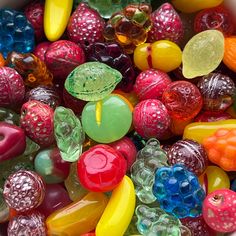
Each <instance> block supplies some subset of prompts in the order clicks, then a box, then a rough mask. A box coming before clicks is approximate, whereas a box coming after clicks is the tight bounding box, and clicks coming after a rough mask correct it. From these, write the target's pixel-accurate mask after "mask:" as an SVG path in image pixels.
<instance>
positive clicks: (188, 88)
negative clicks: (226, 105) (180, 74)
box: [162, 80, 202, 120]
mask: <svg viewBox="0 0 236 236" xmlns="http://www.w3.org/2000/svg"><path fill="white" fill-rule="evenodd" d="M162 102H163V104H164V105H165V107H166V109H167V110H168V113H169V114H170V116H171V117H172V118H175V119H178V120H190V119H192V118H194V117H195V116H196V115H197V114H198V112H199V111H200V110H201V108H202V97H201V93H200V92H199V90H198V88H197V87H196V86H195V85H194V84H192V83H190V82H188V81H182V80H181V81H175V82H172V83H171V84H170V85H169V86H168V87H167V89H166V90H165V91H164V93H163V96H162Z"/></svg>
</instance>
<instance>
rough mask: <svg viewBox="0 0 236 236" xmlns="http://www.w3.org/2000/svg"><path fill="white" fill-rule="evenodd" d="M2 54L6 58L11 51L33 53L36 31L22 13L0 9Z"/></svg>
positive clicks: (0, 46) (0, 45) (0, 48)
mask: <svg viewBox="0 0 236 236" xmlns="http://www.w3.org/2000/svg"><path fill="white" fill-rule="evenodd" d="M0 26H1V27H0V35H1V36H0V41H1V43H0V52H1V53H2V54H3V56H4V57H5V58H6V56H7V54H8V53H9V52H11V51H16V52H22V53H26V52H31V51H32V50H33V48H34V30H33V27H32V25H31V24H30V23H29V22H28V21H27V18H26V17H25V15H24V14H23V13H22V12H18V11H15V10H10V9H0Z"/></svg>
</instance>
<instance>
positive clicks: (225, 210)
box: [202, 189, 236, 233]
mask: <svg viewBox="0 0 236 236" xmlns="http://www.w3.org/2000/svg"><path fill="white" fill-rule="evenodd" d="M202 214H203V217H204V220H205V221H206V223H207V224H208V225H209V226H210V227H211V228H212V229H214V230H215V231H218V232H224V233H226V232H232V231H235V230H236V193H235V192H234V191H232V190H229V189H220V190H215V191H214V192H212V193H210V194H208V195H207V197H206V198H205V200H204V202H203V208H202Z"/></svg>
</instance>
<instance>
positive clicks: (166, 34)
mask: <svg viewBox="0 0 236 236" xmlns="http://www.w3.org/2000/svg"><path fill="white" fill-rule="evenodd" d="M151 21H152V24H153V25H152V28H151V30H150V31H149V33H148V36H149V37H148V41H149V42H155V41H157V40H161V39H167V40H170V41H173V42H177V43H178V42H179V41H180V40H181V39H182V37H183V24H182V21H181V19H180V17H179V15H178V13H177V12H176V11H175V9H174V8H173V7H172V5H171V4H170V3H164V4H162V5H161V6H160V7H159V8H158V9H157V10H156V11H154V12H153V13H152V14H151Z"/></svg>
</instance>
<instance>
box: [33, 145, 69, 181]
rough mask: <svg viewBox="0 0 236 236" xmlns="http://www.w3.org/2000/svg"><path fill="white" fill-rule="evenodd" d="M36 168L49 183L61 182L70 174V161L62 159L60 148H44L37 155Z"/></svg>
mask: <svg viewBox="0 0 236 236" xmlns="http://www.w3.org/2000/svg"><path fill="white" fill-rule="evenodd" d="M34 168H35V171H36V172H37V173H38V174H39V175H40V176H41V177H42V178H43V180H44V181H45V182H46V183H47V184H53V183H61V182H63V181H64V180H65V179H66V178H67V176H68V175H69V169H70V163H69V162H66V161H64V160H63V159H62V157H61V154H60V150H59V149H58V148H52V149H44V150H41V151H40V152H38V154H37V155H36V157H35V160H34Z"/></svg>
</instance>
